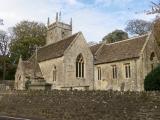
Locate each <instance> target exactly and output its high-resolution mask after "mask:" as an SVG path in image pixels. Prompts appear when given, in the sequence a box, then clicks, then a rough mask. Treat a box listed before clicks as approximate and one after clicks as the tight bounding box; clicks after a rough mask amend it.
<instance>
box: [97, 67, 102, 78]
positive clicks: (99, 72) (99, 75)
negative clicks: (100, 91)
mask: <svg viewBox="0 0 160 120" xmlns="http://www.w3.org/2000/svg"><path fill="white" fill-rule="evenodd" d="M97 69H98V80H101V67H98V68H97Z"/></svg>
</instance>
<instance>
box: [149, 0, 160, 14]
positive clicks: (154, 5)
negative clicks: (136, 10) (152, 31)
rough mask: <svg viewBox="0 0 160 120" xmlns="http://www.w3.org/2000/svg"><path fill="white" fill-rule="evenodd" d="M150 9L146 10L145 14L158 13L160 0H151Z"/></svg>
mask: <svg viewBox="0 0 160 120" xmlns="http://www.w3.org/2000/svg"><path fill="white" fill-rule="evenodd" d="M151 4H152V9H151V10H149V11H147V14H157V13H160V0H159V1H158V2H153V1H152V2H151Z"/></svg>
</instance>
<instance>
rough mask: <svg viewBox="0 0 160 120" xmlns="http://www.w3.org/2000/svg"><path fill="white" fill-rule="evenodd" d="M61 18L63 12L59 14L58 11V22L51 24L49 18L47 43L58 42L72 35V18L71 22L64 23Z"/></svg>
mask: <svg viewBox="0 0 160 120" xmlns="http://www.w3.org/2000/svg"><path fill="white" fill-rule="evenodd" d="M60 19H61V13H60V14H59V15H58V13H56V22H54V23H53V24H50V20H49V18H48V28H47V41H46V45H49V44H52V43H56V42H58V41H60V40H62V39H64V38H67V37H69V36H71V35H72V19H71V21H70V24H66V23H63V22H61V21H60Z"/></svg>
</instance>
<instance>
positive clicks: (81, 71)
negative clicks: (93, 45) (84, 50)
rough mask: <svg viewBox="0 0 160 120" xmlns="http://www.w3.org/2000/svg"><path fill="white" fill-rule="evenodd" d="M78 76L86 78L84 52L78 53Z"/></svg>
mask: <svg viewBox="0 0 160 120" xmlns="http://www.w3.org/2000/svg"><path fill="white" fill-rule="evenodd" d="M76 77H77V78H84V60H83V56H82V54H80V55H78V57H77V59H76Z"/></svg>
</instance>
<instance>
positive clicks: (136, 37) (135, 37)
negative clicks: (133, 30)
mask: <svg viewBox="0 0 160 120" xmlns="http://www.w3.org/2000/svg"><path fill="white" fill-rule="evenodd" d="M148 35H149V34H148V33H147V34H144V35H141V36H134V37H131V38H128V39H125V40H121V41H117V42H114V43H109V44H108V43H106V44H105V45H113V44H117V43H121V42H127V41H130V40H135V39H138V38H142V37H145V36H148Z"/></svg>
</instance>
